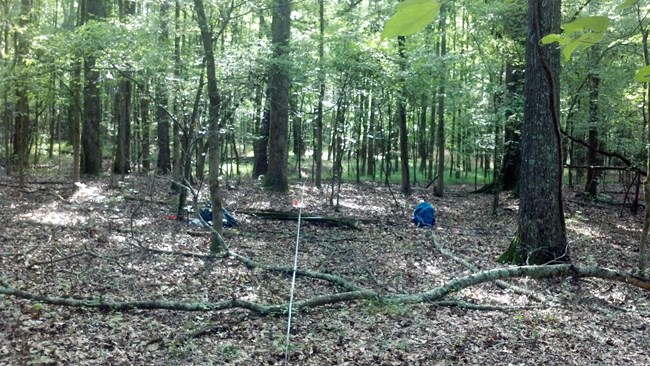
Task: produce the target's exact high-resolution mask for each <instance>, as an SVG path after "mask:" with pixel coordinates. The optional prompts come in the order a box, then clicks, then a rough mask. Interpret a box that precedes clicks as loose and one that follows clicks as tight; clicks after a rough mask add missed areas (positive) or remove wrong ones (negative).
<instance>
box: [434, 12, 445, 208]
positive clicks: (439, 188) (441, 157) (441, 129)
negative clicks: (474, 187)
mask: <svg viewBox="0 0 650 366" xmlns="http://www.w3.org/2000/svg"><path fill="white" fill-rule="evenodd" d="M446 10H447V5H446V4H442V5H441V7H440V20H439V24H438V27H439V28H440V33H441V35H440V58H441V59H443V60H444V58H445V55H446V54H447V34H446V31H447V30H446ZM442 65H443V66H442V70H441V72H440V85H439V86H438V171H437V175H438V180H437V181H436V185H435V187H434V189H433V194H434V195H436V196H437V197H442V196H444V191H445V82H446V78H445V70H444V69H445V67H444V61H443V63H442Z"/></svg>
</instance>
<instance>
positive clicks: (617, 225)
mask: <svg viewBox="0 0 650 366" xmlns="http://www.w3.org/2000/svg"><path fill="white" fill-rule="evenodd" d="M616 228H617V229H623V230H625V231H632V232H637V233H640V232H641V231H642V230H641V229H640V228H639V227H636V228H635V227H633V226H629V225H623V224H616Z"/></svg>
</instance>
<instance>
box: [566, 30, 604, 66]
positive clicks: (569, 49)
mask: <svg viewBox="0 0 650 366" xmlns="http://www.w3.org/2000/svg"><path fill="white" fill-rule="evenodd" d="M604 36H605V35H604V34H602V33H585V34H582V35H581V36H580V37H578V38H576V39H574V40H572V41H571V42H569V43H567V45H566V46H564V48H563V49H562V54H563V55H564V58H565V59H566V60H567V61H569V60H570V59H571V54H572V53H573V51H576V50H585V49H587V48H589V47H591V46H593V45H595V44H596V43H598V42H600V40H602V39H603V37H604Z"/></svg>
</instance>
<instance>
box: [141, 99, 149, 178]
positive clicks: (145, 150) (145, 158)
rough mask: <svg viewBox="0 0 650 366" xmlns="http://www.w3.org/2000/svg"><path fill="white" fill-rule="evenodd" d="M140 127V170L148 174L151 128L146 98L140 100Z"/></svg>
mask: <svg viewBox="0 0 650 366" xmlns="http://www.w3.org/2000/svg"><path fill="white" fill-rule="evenodd" d="M146 94H147V92H146V91H145V95H146ZM140 126H141V128H142V141H141V145H142V170H144V171H145V172H148V171H149V170H150V169H151V150H150V144H151V141H150V140H151V126H150V123H149V98H148V97H146V96H143V97H142V98H140Z"/></svg>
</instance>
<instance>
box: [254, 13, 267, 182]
mask: <svg viewBox="0 0 650 366" xmlns="http://www.w3.org/2000/svg"><path fill="white" fill-rule="evenodd" d="M265 26H266V23H265V21H264V16H262V15H260V16H259V28H260V30H259V36H258V38H259V41H260V42H261V41H262V40H263V38H264V28H265ZM269 95H270V93H269V89H268V87H266V88H265V83H264V82H263V81H259V83H258V84H257V86H256V88H255V117H254V120H253V129H254V136H255V140H254V141H253V178H256V179H257V178H259V177H260V176H261V175H264V174H266V171H267V169H268V164H269V162H268V147H269V110H268V108H269Z"/></svg>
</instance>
